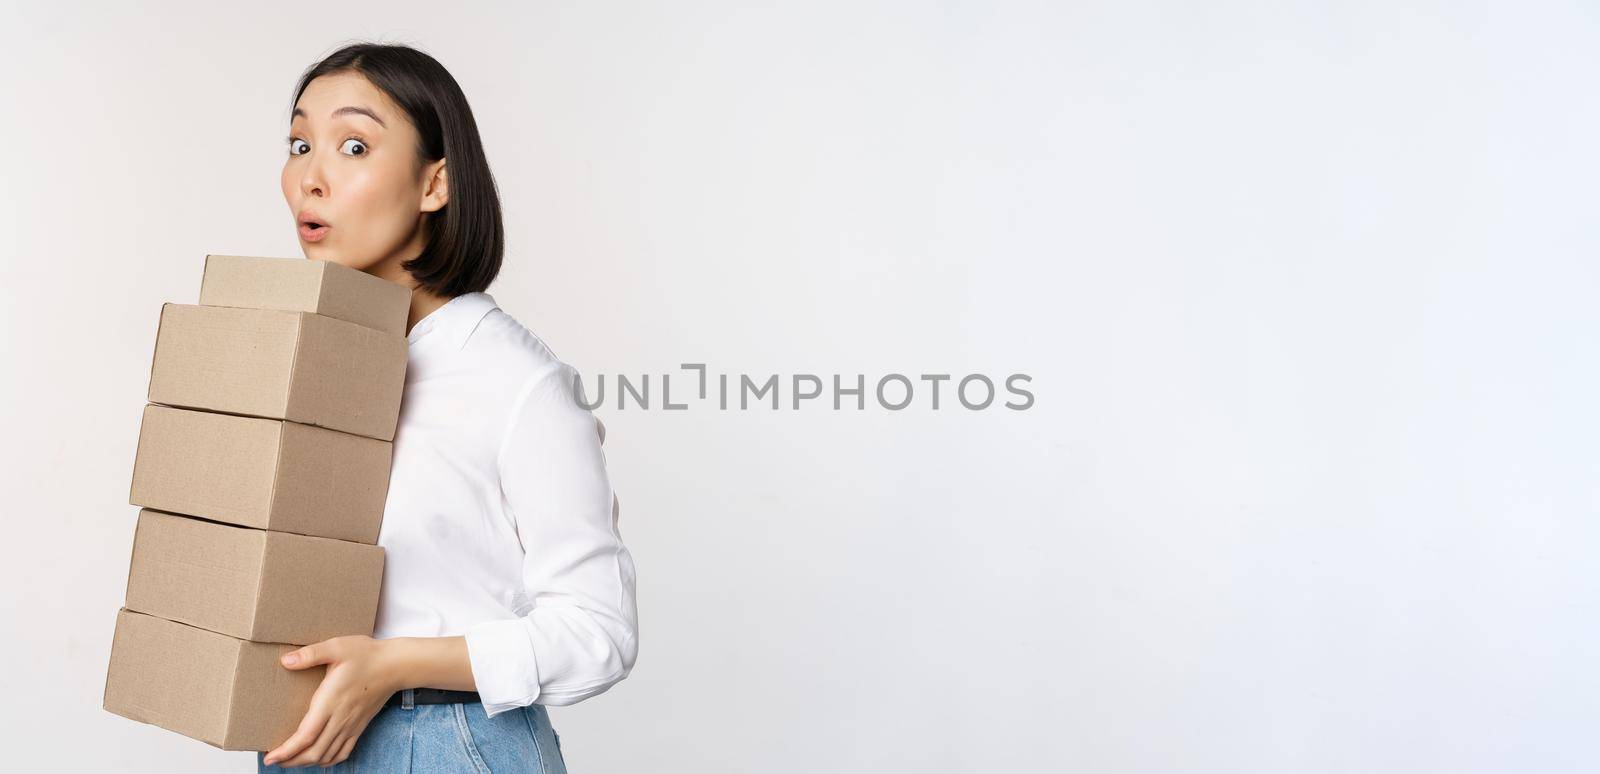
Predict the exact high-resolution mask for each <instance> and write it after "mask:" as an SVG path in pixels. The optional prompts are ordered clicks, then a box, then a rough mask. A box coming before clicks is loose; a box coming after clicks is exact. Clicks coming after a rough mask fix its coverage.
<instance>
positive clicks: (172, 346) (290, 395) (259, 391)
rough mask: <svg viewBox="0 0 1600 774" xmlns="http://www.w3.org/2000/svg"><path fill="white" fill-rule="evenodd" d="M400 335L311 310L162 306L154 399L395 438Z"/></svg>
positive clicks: (402, 364) (402, 363)
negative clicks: (314, 312)
mask: <svg viewBox="0 0 1600 774" xmlns="http://www.w3.org/2000/svg"><path fill="white" fill-rule="evenodd" d="M405 375H406V340H405V338H403V337H401V336H395V335H393V334H388V333H381V332H379V331H375V330H373V329H371V328H366V327H363V326H360V325H356V324H355V323H351V322H345V321H344V320H335V319H333V318H332V317H324V316H322V315H319V314H311V313H308V312H285V311H279V310H275V309H234V308H231V307H220V306H192V305H188V304H165V305H163V306H162V308H161V325H160V328H159V329H158V330H157V333H156V351H155V360H154V363H152V365H151V368H150V402H151V403H162V404H166V405H169V406H181V407H184V408H197V409H206V410H209V411H225V412H228V413H230V414H247V415H250V416H257V417H267V418H270V419H287V420H290V421H293V422H300V423H303V424H308V425H317V426H319V427H326V428H330V429H333V430H342V431H344V432H347V433H355V434H356V435H364V436H367V437H369V438H377V439H379V440H383V441H390V440H393V439H394V429H395V423H396V422H397V420H398V418H399V415H400V396H401V392H402V390H404V388H405Z"/></svg>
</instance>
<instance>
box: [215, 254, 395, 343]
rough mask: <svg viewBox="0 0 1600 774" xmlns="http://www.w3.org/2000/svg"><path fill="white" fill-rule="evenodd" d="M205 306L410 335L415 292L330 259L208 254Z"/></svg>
mask: <svg viewBox="0 0 1600 774" xmlns="http://www.w3.org/2000/svg"><path fill="white" fill-rule="evenodd" d="M200 303H201V304H203V305H205V306H236V307H244V308H248V309H282V310H285V311H290V312H313V313H315V314H320V315H324V316H326V317H332V318H334V319H336V320H344V321H346V322H353V323H355V324H357V325H365V326H366V327H368V328H374V329H376V330H380V331H383V332H384V333H388V334H390V335H393V336H404V335H406V316H407V315H408V314H409V313H410V311H411V291H410V290H408V289H406V287H405V286H403V285H397V284H395V283H393V282H390V281H388V280H384V279H379V278H378V277H374V276H372V275H371V274H367V273H366V272H362V271H357V270H356V269H352V268H350V267H348V266H341V265H340V264H337V263H330V262H328V261H311V260H301V259H298V258H245V257H241V256H234V255H208V256H206V270H205V275H204V277H203V278H202V279H201V281H200Z"/></svg>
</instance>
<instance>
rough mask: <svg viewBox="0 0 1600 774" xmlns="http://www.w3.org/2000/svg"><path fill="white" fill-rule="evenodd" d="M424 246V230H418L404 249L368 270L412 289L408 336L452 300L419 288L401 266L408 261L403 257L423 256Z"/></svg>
mask: <svg viewBox="0 0 1600 774" xmlns="http://www.w3.org/2000/svg"><path fill="white" fill-rule="evenodd" d="M423 246H424V245H423V239H422V230H421V229H418V231H417V233H415V234H413V235H412V237H411V240H410V242H409V243H408V244H407V245H406V246H405V248H404V249H402V250H399V251H397V252H396V253H395V254H394V255H391V256H389V257H388V258H386V259H384V260H382V261H380V262H378V265H376V266H373V267H372V268H371V269H369V270H368V271H369V273H371V274H372V275H373V276H375V277H382V278H384V279H386V280H388V281H390V282H393V283H395V284H397V285H404V286H406V287H408V288H411V311H410V313H409V314H408V315H407V316H406V333H408V334H409V333H411V328H412V327H413V326H415V325H416V324H417V321H418V320H421V319H422V318H424V317H427V316H428V315H429V314H430V313H432V312H433V311H434V310H436V309H438V308H439V307H441V306H444V305H445V303H447V302H448V301H449V300H450V298H449V297H448V296H441V295H437V294H435V293H433V292H430V291H428V290H426V289H424V288H421V287H418V286H417V280H416V278H414V277H412V276H411V272H409V271H406V270H405V269H404V268H403V267H402V266H401V264H402V263H404V262H405V261H406V260H407V259H406V258H405V257H403V256H417V255H421V254H422V250H423Z"/></svg>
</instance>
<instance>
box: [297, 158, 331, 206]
mask: <svg viewBox="0 0 1600 774" xmlns="http://www.w3.org/2000/svg"><path fill="white" fill-rule="evenodd" d="M307 162H308V163H307V164H306V167H305V174H303V175H301V176H300V192H301V193H302V194H305V195H306V196H315V197H318V198H323V197H326V196H327V195H328V183H327V178H326V177H324V176H323V174H322V163H321V162H319V161H317V157H316V154H315V153H313V154H312V155H311V158H310V159H308V160H307Z"/></svg>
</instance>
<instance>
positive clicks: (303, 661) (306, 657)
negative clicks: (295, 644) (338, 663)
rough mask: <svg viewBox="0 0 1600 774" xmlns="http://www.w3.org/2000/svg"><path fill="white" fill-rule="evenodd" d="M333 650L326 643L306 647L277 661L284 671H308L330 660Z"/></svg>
mask: <svg viewBox="0 0 1600 774" xmlns="http://www.w3.org/2000/svg"><path fill="white" fill-rule="evenodd" d="M332 650H333V648H330V647H328V644H327V642H326V641H324V642H318V643H316V644H313V645H307V646H305V647H303V648H299V649H297V650H291V651H289V652H288V653H285V654H283V656H282V657H281V658H279V659H278V660H279V661H280V662H282V664H283V666H284V668H286V669H309V668H311V667H314V666H317V665H319V664H326V663H328V661H329V660H330V659H331V658H332V655H333V654H332V652H331V651H332Z"/></svg>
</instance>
